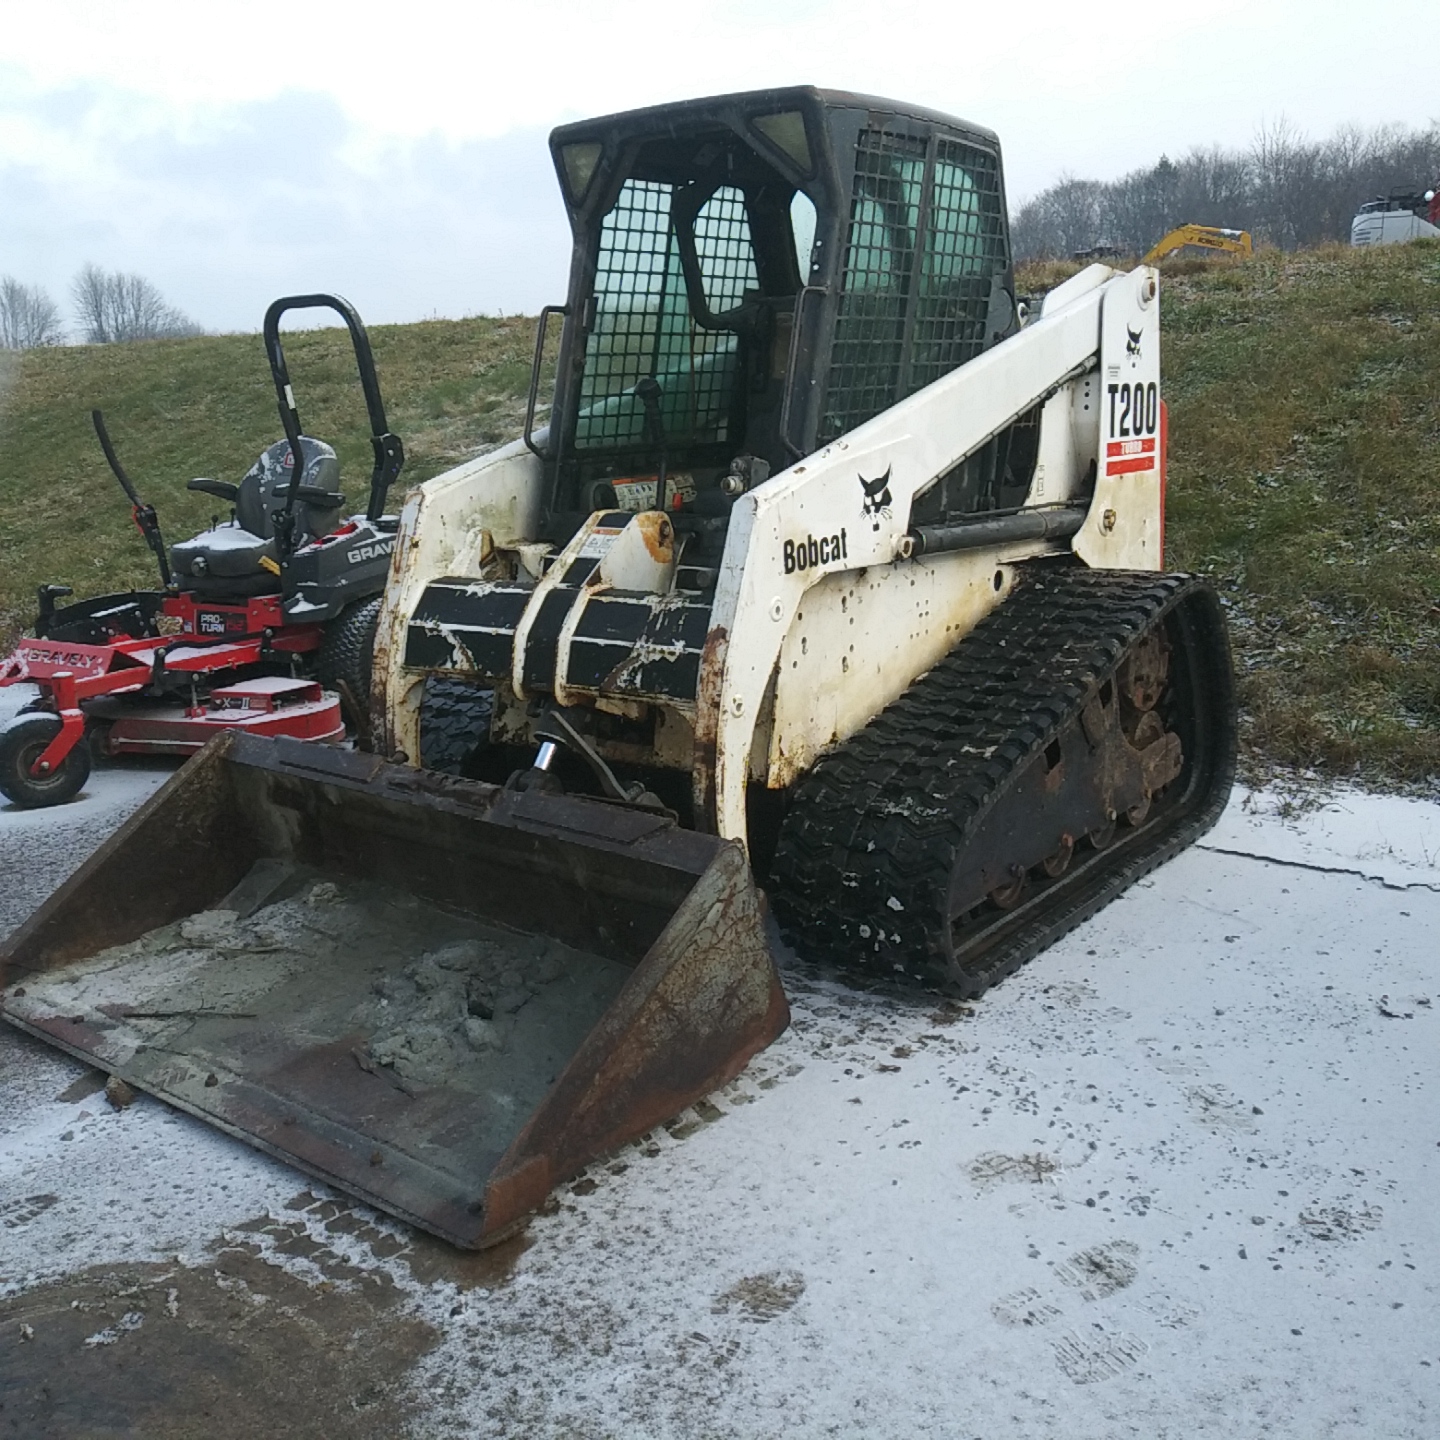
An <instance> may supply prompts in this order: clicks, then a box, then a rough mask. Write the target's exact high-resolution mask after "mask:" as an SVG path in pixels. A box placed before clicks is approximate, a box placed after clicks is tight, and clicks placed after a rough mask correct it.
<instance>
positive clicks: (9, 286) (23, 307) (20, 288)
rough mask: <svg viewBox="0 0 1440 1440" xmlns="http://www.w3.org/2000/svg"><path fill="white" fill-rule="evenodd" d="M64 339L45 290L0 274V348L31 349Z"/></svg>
mask: <svg viewBox="0 0 1440 1440" xmlns="http://www.w3.org/2000/svg"><path fill="white" fill-rule="evenodd" d="M64 339H65V329H64V327H63V326H62V325H61V323H60V311H59V309H58V307H57V306H56V304H55V302H54V301H53V300H52V299H51V298H50V296H49V295H48V294H47V293H46V292H45V290H44V289H42V288H41V287H40V286H39V285H22V284H21V283H20V282H19V281H18V280H16V279H14V278H13V277H12V276H9V275H0V350H31V349H35V348H36V347H38V346H41V345H59V344H61V343H62V342H63V341H64Z"/></svg>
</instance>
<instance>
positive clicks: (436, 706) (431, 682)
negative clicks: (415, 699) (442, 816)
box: [420, 675, 495, 775]
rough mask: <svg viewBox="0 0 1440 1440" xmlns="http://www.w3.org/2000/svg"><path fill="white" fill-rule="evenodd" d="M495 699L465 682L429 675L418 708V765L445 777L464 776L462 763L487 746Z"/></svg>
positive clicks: (489, 693) (487, 692)
mask: <svg viewBox="0 0 1440 1440" xmlns="http://www.w3.org/2000/svg"><path fill="white" fill-rule="evenodd" d="M494 706H495V696H494V693H493V692H492V691H490V690H483V689H481V688H480V687H479V686H478V685H472V684H470V683H469V682H468V681H465V680H452V679H450V678H449V677H447V676H443V675H431V676H430V677H429V678H428V679H427V680H426V681H425V694H424V698H423V699H422V701H421V704H420V763H421V764H422V765H423V766H424V767H425V768H426V769H427V770H441V771H444V772H445V773H446V774H449V775H460V774H463V773H464V769H465V763H466V761H467V760H469V759H470V757H471V756H472V755H473V754H474V753H475V751H476V750H477V749H478V748H479V747H480V746H482V745H488V744H489V742H490V715H491V712H492V711H493V709H494Z"/></svg>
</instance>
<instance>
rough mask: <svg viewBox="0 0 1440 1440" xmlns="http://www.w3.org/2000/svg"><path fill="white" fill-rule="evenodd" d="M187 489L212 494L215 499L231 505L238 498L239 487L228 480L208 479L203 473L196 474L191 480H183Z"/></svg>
mask: <svg viewBox="0 0 1440 1440" xmlns="http://www.w3.org/2000/svg"><path fill="white" fill-rule="evenodd" d="M185 488H186V489H187V490H198V491H200V493H201V494H202V495H213V496H214V497H215V498H216V499H217V500H224V501H225V502H226V503H227V504H230V505H233V504H234V503H235V502H236V500H238V499H239V498H240V487H239V486H238V485H232V484H230V482H229V481H228V480H210V479H207V478H206V477H205V476H204V475H197V476H196V477H195V479H193V480H187V481H186V482H185Z"/></svg>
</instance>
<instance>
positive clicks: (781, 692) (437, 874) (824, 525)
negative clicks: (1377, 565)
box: [5, 89, 1234, 1245]
mask: <svg viewBox="0 0 1440 1440" xmlns="http://www.w3.org/2000/svg"><path fill="white" fill-rule="evenodd" d="M551 143H552V149H553V152H554V158H555V163H556V169H557V172H558V174H559V178H560V184H561V188H562V191H563V194H564V197H565V202H566V205H567V207H568V210H569V215H570V220H571V225H572V229H573V232H574V239H575V247H574V259H573V263H572V268H571V276H570V290H569V295H568V298H567V300H566V303H565V304H564V305H562V306H555V307H550V308H549V309H548V310H547V311H546V312H545V315H544V317H543V318H542V322H541V326H540V334H539V336H538V337H537V347H536V369H535V380H534V382H533V383H532V392H531V405H530V418H529V419H528V420H527V425H526V433H525V435H524V437H523V438H522V439H521V440H520V441H517V442H516V443H515V444H514V445H512V446H510V447H508V448H506V449H503V450H500V451H497V452H494V453H493V454H490V455H486V456H484V457H482V458H480V459H477V460H475V461H472V462H470V463H468V464H465V465H462V466H460V467H458V468H457V469H455V470H452V471H450V472H449V473H448V474H445V475H442V476H440V477H438V478H436V479H434V480H431V481H429V482H427V483H426V484H425V485H423V486H421V487H420V488H419V489H418V490H417V491H415V492H414V493H413V494H412V495H411V497H410V498H409V500H408V501H407V503H406V505H405V507H404V510H403V512H402V514H401V517H400V522H399V527H398V531H397V536H396V547H395V554H394V559H393V563H392V569H391V574H390V581H389V584H388V586H387V589H386V592H385V597H384V602H383V606H382V612H381V616H380V620H379V626H378V632H377V641H376V647H375V655H374V662H375V663H374V670H373V676H374V681H373V690H372V709H373V711H374V716H373V722H374V733H375V737H376V746H375V749H376V753H375V754H368V755H361V754H357V755H344V754H337V753H335V752H332V751H328V750H324V749H322V748H321V747H306V746H300V745H293V744H292V745H287V744H285V743H284V742H265V741H261V740H253V739H250V738H248V737H228V738H226V739H225V740H222V741H220V742H217V743H216V744H214V745H212V746H211V747H210V748H209V749H208V750H207V752H206V753H205V754H203V755H201V756H199V757H197V758H196V759H195V760H194V761H192V762H191V763H190V765H189V766H187V768H186V770H185V771H183V772H182V773H181V774H180V775H179V776H178V777H177V778H176V780H175V781H174V782H172V784H171V786H170V787H168V788H167V790H166V791H165V792H162V793H161V794H160V795H159V796H157V797H156V799H155V801H154V802H152V804H151V806H150V807H149V808H148V809H147V810H145V811H142V812H141V813H140V814H139V815H137V817H136V818H135V819H134V820H133V821H132V822H131V824H130V826H129V827H128V828H127V829H126V830H125V831H122V832H121V833H120V834H119V835H118V836H117V837H116V839H115V840H114V841H113V842H112V843H111V845H110V846H109V847H108V848H107V850H105V851H103V852H102V853H101V854H100V855H98V856H97V857H96V858H95V859H94V860H92V861H91V862H90V863H89V864H88V865H87V866H86V867H85V868H84V869H83V870H82V871H81V872H80V873H79V874H78V875H77V876H76V877H75V879H74V880H72V881H71V882H70V883H69V884H68V886H67V887H66V888H65V889H64V890H62V891H61V892H60V893H59V894H58V895H57V896H56V897H54V898H53V899H52V900H51V901H50V902H49V903H48V904H47V905H46V906H45V907H43V908H42V910H41V911H40V912H39V913H38V914H37V915H36V916H35V917H34V918H33V919H32V920H31V921H30V922H29V924H28V925H27V926H26V927H25V928H24V929H23V930H22V931H20V932H19V933H18V935H17V936H16V937H15V938H14V939H13V940H12V941H11V943H10V949H9V958H10V963H11V966H12V971H11V974H10V975H9V976H8V977H7V979H8V980H9V982H10V986H9V989H8V990H7V992H6V996H5V1006H6V1012H7V1015H8V1016H9V1018H10V1019H12V1020H13V1021H14V1022H16V1023H18V1024H20V1025H22V1026H23V1027H24V1028H26V1029H28V1030H30V1031H32V1032H33V1033H36V1034H41V1035H43V1036H45V1037H46V1038H48V1039H50V1040H52V1041H54V1042H56V1043H59V1044H61V1045H63V1046H65V1047H66V1048H68V1049H70V1050H71V1051H73V1052H74V1053H77V1054H82V1055H86V1056H88V1057H89V1058H92V1059H94V1060H96V1061H97V1062H98V1063H100V1064H102V1065H104V1066H105V1067H106V1068H109V1069H112V1070H115V1071H117V1072H118V1073H121V1074H123V1075H125V1076H126V1077H127V1078H131V1079H133V1080H134V1081H135V1082H136V1083H138V1084H140V1085H142V1086H144V1087H145V1088H147V1089H151V1090H153V1091H155V1092H156V1093H159V1094H161V1095H163V1096H165V1098H167V1099H169V1100H171V1101H172V1102H173V1103H176V1104H179V1105H181V1106H183V1107H184V1108H187V1109H190V1110H192V1111H193V1112H195V1113H198V1114H201V1115H205V1116H207V1117H208V1118H210V1119H212V1120H214V1121H215V1122H216V1123H218V1124H220V1125H222V1126H224V1127H226V1128H227V1129H229V1130H231V1131H232V1132H234V1133H236V1134H239V1135H241V1136H243V1137H245V1138H247V1139H249V1140H251V1141H252V1142H253V1143H256V1144H259V1145H261V1146H263V1147H264V1148H266V1149H269V1150H271V1151H273V1152H274V1153H277V1154H280V1155H283V1156H286V1157H287V1158H290V1159H292V1160H294V1161H295V1162H296V1163H298V1164H300V1165H301V1166H302V1167H304V1168H307V1169H309V1170H311V1171H312V1172H314V1173H317V1174H320V1175H322V1176H324V1177H326V1178H328V1179H330V1180H332V1181H334V1182H335V1183H336V1184H339V1185H341V1186H342V1187H344V1188H347V1189H349V1190H351V1191H353V1192H354V1193H356V1194H358V1195H361V1196H363V1197H365V1198H368V1199H371V1200H373V1201H375V1202H376V1203H378V1204H380V1205H382V1206H385V1207H386V1208H388V1209H391V1210H393V1211H395V1212H396V1213H399V1214H402V1215H405V1216H407V1217H409V1218H411V1219H414V1220H415V1221H417V1222H418V1223H420V1224H422V1225H425V1226H427V1227H428V1228H430V1229H432V1230H435V1231H436V1232H437V1233H440V1234H442V1235H445V1236H447V1237H449V1238H450V1239H452V1240H455V1241H456V1242H457V1243H460V1244H468V1245H474V1244H484V1243H487V1242H488V1241H490V1240H492V1239H494V1238H496V1237H497V1236H499V1235H501V1234H503V1233H505V1232H506V1230H507V1228H508V1227H510V1226H512V1225H514V1224H515V1223H518V1222H519V1221H520V1220H521V1219H523V1216H524V1215H525V1213H526V1212H527V1210H528V1209H530V1208H532V1207H533V1206H534V1205H536V1204H537V1203H538V1202H539V1201H540V1199H542V1198H543V1196H544V1195H545V1193H546V1191H547V1189H548V1188H549V1187H550V1186H551V1185H553V1184H554V1183H556V1182H557V1181H558V1180H559V1179H561V1178H563V1177H564V1176H565V1175H566V1174H569V1173H573V1172H574V1170H575V1169H577V1168H578V1167H579V1166H580V1165H582V1164H584V1163H585V1162H586V1161H587V1160H588V1159H590V1158H592V1157H594V1156H595V1155H597V1154H599V1153H602V1152H603V1151H604V1150H605V1149H606V1148H608V1147H610V1146H613V1145H615V1144H618V1143H620V1142H621V1141H623V1140H625V1139H627V1138H630V1137H633V1136H635V1135H637V1134H639V1133H641V1132H642V1131H643V1130H644V1129H646V1128H648V1127H649V1126H651V1125H653V1124H655V1123H657V1122H658V1121H660V1120H662V1119H664V1118H666V1117H667V1116H669V1115H672V1114H674V1113H676V1112H677V1111H678V1110H679V1109H680V1108H682V1107H683V1106H684V1105H685V1104H687V1103H689V1102H690V1101H692V1100H694V1099H696V1098H698V1096H699V1095H700V1094H703V1093H704V1091H705V1090H706V1089H707V1088H710V1087H711V1086H713V1085H715V1084H718V1083H720V1082H721V1081H723V1080H724V1079H727V1078H729V1077H730V1076H731V1075H733V1074H735V1073H736V1072H737V1071H738V1069H739V1068H740V1067H741V1066H742V1065H743V1064H744V1063H745V1061H746V1059H748V1057H749V1056H750V1055H752V1054H753V1053H754V1052H755V1051H756V1050H757V1049H759V1048H761V1047H762V1046H763V1045H765V1044H767V1043H769V1041H770V1040H771V1039H773V1038H774V1036H775V1035H776V1034H777V1033H778V1032H779V1030H780V1029H781V1028H783V1026H784V1024H785V1022H786V1008H785V1002H784V997H783V993H782V991H781V989H780V986H779V982H778V979H777V976H776V972H775V970H774V966H773V959H772V944H771V941H770V938H769V936H770V933H771V932H770V930H769V929H768V928H767V924H766V922H765V919H764V910H763V907H762V905H761V904H760V901H759V896H758V892H757V889H756V885H755V880H756V879H758V880H759V882H760V884H761V885H763V887H764V890H765V892H766V893H767V894H768V897H769V900H770V904H771V906H772V907H773V911H774V914H775V917H776V919H777V920H778V923H779V926H780V927H781V928H782V929H783V931H784V932H785V933H786V935H787V936H788V937H789V939H790V940H791V942H792V943H793V944H794V945H795V946H796V948H797V949H798V950H799V951H800V952H801V953H802V954H804V955H808V956H812V957H814V958H816V959H819V960H824V961H832V962H837V963H839V964H842V965H845V966H848V967H850V968H851V969H853V970H854V971H856V972H858V973H859V974H861V975H862V976H864V977H866V978H867V980H868V981H870V982H874V981H879V982H883V983H886V984H893V983H897V982H902V983H909V984H915V983H917V982H918V983H919V984H920V985H922V986H925V987H929V988H932V989H936V990H940V991H944V992H947V993H951V994H957V995H964V996H973V995H976V994H978V993H980V992H981V991H983V990H984V989H985V988H986V987H987V986H988V985H990V984H992V983H994V982H995V981H996V980H997V979H999V978H1000V977H1002V976H1003V975H1005V974H1006V973H1008V972H1009V971H1011V970H1013V969H1014V968H1015V967H1016V966H1017V965H1019V964H1020V963H1022V962H1023V961H1024V960H1025V959H1027V958H1028V957H1029V956H1031V955H1033V954H1034V953H1035V952H1036V951H1037V950H1039V949H1041V948H1043V947H1044V946H1045V945H1046V944H1048V943H1049V942H1050V941H1051V940H1053V939H1054V938H1055V937H1056V936H1058V935H1059V934H1061V933H1063V932H1064V931H1065V930H1066V929H1067V928H1069V927H1070V926H1072V925H1074V924H1076V923H1077V922H1078V921H1079V920H1081V919H1082V918H1083V917H1085V916H1086V915H1088V914H1090V913H1091V912H1093V911H1094V910H1095V909H1096V908H1097V907H1098V906H1100V905H1102V904H1104V903H1105V902H1106V901H1107V900H1109V899H1110V898H1112V897H1113V896H1114V895H1116V894H1117V893H1119V891H1121V890H1122V889H1123V888H1124V887H1125V886H1126V885H1127V884H1129V883H1130V882H1131V881H1132V880H1134V879H1135V878H1136V877H1138V876H1139V875H1141V874H1143V873H1145V872H1146V871H1147V870H1148V869H1150V868H1151V867H1153V866H1154V865H1156V864H1158V863H1160V862H1161V861H1162V860H1164V859H1165V858H1166V857H1168V856H1170V855H1172V854H1174V853H1175V852H1176V851H1177V850H1178V849H1180V848H1181V847H1182V846H1184V845H1186V844H1187V843H1189V842H1190V841H1191V840H1192V839H1194V838H1195V837H1196V836H1197V835H1198V834H1200V833H1201V832H1202V831H1203V830H1204V829H1205V828H1206V827H1208V826H1209V825H1210V824H1212V823H1213V821H1214V820H1215V818H1216V817H1217V815H1218V814H1219V812H1220V810H1221V808H1222V807H1223V805H1224V803H1225V798H1226V795H1227V793H1228V789H1229V784H1230V779H1231V774H1232V771H1233V763H1234V705H1233V699H1232V692H1231V678H1230V666H1229V656H1228V646H1227V640H1226V632H1225V627H1224V623H1223V620H1222V616H1221V613H1220V609H1219V606H1218V602H1217V600H1216V597H1215V595H1214V594H1213V592H1212V591H1211V590H1210V589H1209V587H1208V586H1206V585H1205V584H1204V583H1203V582H1201V581H1199V580H1196V579H1193V578H1191V577H1188V576H1184V575H1173V574H1172V575H1166V574H1163V573H1162V572H1161V557H1162V545H1163V538H1164V536H1163V524H1164V493H1163V492H1164V465H1165V411H1164V407H1163V405H1162V403H1161V399H1160V373H1159V338H1160V337H1159V293H1158V276H1157V274H1156V272H1155V271H1154V270H1153V269H1149V268H1147V267H1143V266H1142V267H1141V268H1139V269H1137V270H1135V271H1133V272H1132V273H1129V274H1120V273H1116V272H1114V271H1112V270H1109V269H1107V268H1106V267H1104V266H1101V265H1094V266H1091V267H1090V268H1089V269H1087V270H1084V271H1082V272H1081V273H1080V274H1078V275H1077V276H1075V277H1074V278H1073V279H1072V280H1070V281H1068V282H1067V283H1066V284H1064V285H1062V286H1061V287H1060V288H1059V289H1057V290H1055V291H1052V292H1051V293H1050V294H1049V295H1048V296H1046V298H1045V301H1044V304H1043V307H1042V308H1041V310H1040V313H1039V314H1038V315H1036V316H1029V317H1026V316H1025V315H1024V313H1023V311H1022V307H1021V305H1020V304H1019V303H1018V302H1017V299H1016V296H1015V289H1014V280H1013V274H1012V269H1011V260H1010V251H1009V239H1008V227H1007V220H1006V210H1005V201H1004V191H1003V185H1002V178H1001V166H1000V153H999V146H998V143H997V141H996V138H995V137H994V136H993V135H992V134H990V133H989V132H988V131H985V130H981V129H978V128H976V127H974V126H972V125H968V124H965V123H963V122H961V121H958V120H953V119H950V118H948V117H946V116H943V115H938V114H934V113H931V112H928V111H924V110H919V109H916V108H915V107H912V106H906V105H900V104H896V103H894V102H890V101H883V100H876V99H870V98H866V97H860V96H854V95H848V94H837V93H834V92H826V91H820V90H814V89H788V90H774V91H764V92H757V93H753V94H745V95H734V96H726V97H721V98H718V99H710V100H700V101H692V102H688V103H685V104H679V105H671V106H664V107H659V108H655V109H650V110H644V111H639V112H636V113H632V114H626V115H617V116H612V117H608V118H605V119H601V120H596V121H591V122H586V123H582V124H576V125H569V126H565V127H562V128H561V129H559V130H557V131H556V132H555V133H554V135H553V137H552V141H551ZM555 321H558V322H559V325H560V334H559V361H558V371H557V376H556V382H555V388H554V393H553V397H552V400H551V404H550V406H549V415H548V422H547V423H546V425H545V426H544V428H543V429H540V430H537V429H536V428H535V416H536V414H537V413H538V411H539V409H540V406H539V404H538V401H539V399H540V394H539V377H540V375H541V373H542V366H541V359H542V356H543V354H544V349H545V341H546V329H547V322H555ZM481 721H483V723H477V722H481ZM467 725H468V726H469V729H468V732H467V729H466V727H467ZM437 756H443V757H444V758H445V761H446V763H447V764H448V765H449V766H450V768H451V769H453V770H458V771H459V772H461V773H459V774H441V773H438V772H437V771H436V770H435V769H433V768H423V767H422V768H417V765H418V762H420V761H422V760H428V761H429V762H430V763H431V765H432V766H433V764H434V763H435V759H434V757H437ZM142 847H143V848H144V849H145V850H146V854H147V858H149V859H150V861H151V865H152V870H151V873H162V874H169V873H170V872H169V871H168V870H166V869H165V867H164V865H163V864H160V865H159V866H158V869H157V868H156V862H157V852H160V853H159V855H158V859H159V860H161V861H163V859H164V856H165V855H166V854H173V853H175V852H176V849H177V847H184V849H185V851H186V853H187V854H190V855H192V856H193V855H195V854H204V855H206V856H208V857H210V858H209V859H208V860H207V862H206V863H205V864H202V865H194V864H192V865H191V866H190V867H189V868H184V867H180V868H178V869H177V870H176V871H175V872H174V878H173V880H172V881H171V882H168V883H167V886H166V887H165V891H164V893H163V894H159V895H146V896H144V897H137V896H136V895H135V894H133V893H132V891H133V887H130V886H129V885H128V884H127V878H128V877H127V861H128V860H129V857H131V856H133V855H134V854H136V853H137V851H138V850H139V849H141V848H142ZM207 847H208V848H207ZM196 911H200V912H201V913H199V914H196V913H194V912H196ZM105 947H109V948H105Z"/></svg>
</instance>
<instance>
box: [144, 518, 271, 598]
mask: <svg viewBox="0 0 1440 1440" xmlns="http://www.w3.org/2000/svg"><path fill="white" fill-rule="evenodd" d="M265 561H269V566H267V565H266V564H265V563H263V562H265ZM170 568H171V569H172V570H173V571H174V572H175V578H176V580H177V581H178V582H179V584H180V588H181V589H182V590H192V591H194V592H195V593H196V594H198V595H203V596H204V597H205V598H206V599H207V600H221V599H236V600H243V599H247V598H248V597H249V596H251V595H278V594H279V593H280V566H279V559H278V556H277V555H276V552H275V541H274V539H273V537H272V538H270V539H264V538H262V537H261V536H259V535H255V534H252V533H251V532H250V531H249V530H247V529H246V528H245V527H244V526H243V525H241V524H240V522H239V521H238V520H226V521H223V522H222V523H221V524H219V525H216V526H214V527H213V528H212V529H209V530H202V531H201V532H200V534H198V535H196V536H194V537H193V538H191V539H189V540H182V541H181V542H180V543H179V544H178V545H172V546H171V547H170Z"/></svg>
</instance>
